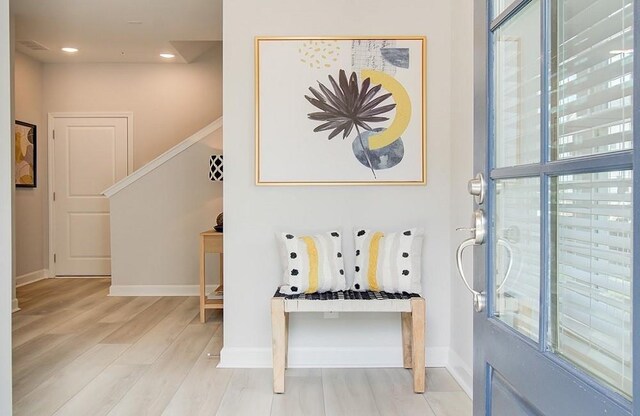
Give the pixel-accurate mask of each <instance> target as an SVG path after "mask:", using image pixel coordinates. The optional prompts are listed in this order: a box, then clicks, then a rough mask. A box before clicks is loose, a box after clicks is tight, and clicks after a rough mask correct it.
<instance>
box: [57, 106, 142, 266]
mask: <svg viewBox="0 0 640 416" xmlns="http://www.w3.org/2000/svg"><path fill="white" fill-rule="evenodd" d="M83 117H87V118H100V117H103V118H115V117H121V118H126V119H127V175H131V173H132V172H133V113H132V112H123V111H116V112H93V113H76V112H69V113H61V112H54V113H49V114H48V118H47V136H48V137H47V162H48V166H47V176H48V185H49V190H48V200H49V267H48V269H49V270H50V272H51V276H52V277H54V276H55V275H56V264H55V262H54V261H53V251H54V247H55V241H56V240H55V211H54V209H55V208H54V204H53V187H54V184H55V160H54V152H53V126H55V119H56V118H83Z"/></svg>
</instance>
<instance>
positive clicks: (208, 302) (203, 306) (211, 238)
mask: <svg viewBox="0 0 640 416" xmlns="http://www.w3.org/2000/svg"><path fill="white" fill-rule="evenodd" d="M223 252H224V251H223V240H222V233H219V232H217V231H214V230H211V231H205V232H203V233H200V322H202V323H204V322H205V321H206V319H207V316H206V313H207V309H223V306H224V303H223V300H222V299H208V298H207V289H206V287H207V285H206V281H205V267H204V266H205V264H204V259H205V254H206V253H218V254H219V255H220V286H218V288H217V289H216V293H220V294H222V291H223V282H224V280H223V275H222V273H223V269H224V267H223V266H224V264H223Z"/></svg>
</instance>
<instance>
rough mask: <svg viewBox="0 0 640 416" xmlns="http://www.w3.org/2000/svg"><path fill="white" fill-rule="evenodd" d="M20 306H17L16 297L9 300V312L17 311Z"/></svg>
mask: <svg viewBox="0 0 640 416" xmlns="http://www.w3.org/2000/svg"><path fill="white" fill-rule="evenodd" d="M19 310H20V308H19V307H18V299H16V298H13V302H11V313H14V312H18V311H19Z"/></svg>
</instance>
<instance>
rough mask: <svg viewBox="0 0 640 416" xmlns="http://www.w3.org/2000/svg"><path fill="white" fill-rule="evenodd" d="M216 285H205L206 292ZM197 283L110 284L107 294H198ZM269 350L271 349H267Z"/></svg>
mask: <svg viewBox="0 0 640 416" xmlns="http://www.w3.org/2000/svg"><path fill="white" fill-rule="evenodd" d="M215 288H216V285H211V286H209V285H207V293H209V292H211V291H212V290H213V289H215ZM199 295H200V286H199V285H111V288H110V289H109V296H199ZM269 351H271V350H269Z"/></svg>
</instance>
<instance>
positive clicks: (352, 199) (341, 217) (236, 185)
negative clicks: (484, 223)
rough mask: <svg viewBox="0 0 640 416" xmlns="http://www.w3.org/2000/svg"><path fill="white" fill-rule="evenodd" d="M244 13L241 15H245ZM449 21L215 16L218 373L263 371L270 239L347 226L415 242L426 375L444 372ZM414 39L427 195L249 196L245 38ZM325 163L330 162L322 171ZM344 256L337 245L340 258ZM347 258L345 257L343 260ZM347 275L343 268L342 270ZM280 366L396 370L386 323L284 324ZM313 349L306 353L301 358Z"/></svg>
mask: <svg viewBox="0 0 640 416" xmlns="http://www.w3.org/2000/svg"><path fill="white" fill-rule="evenodd" d="M247 10H251V13H247ZM451 13H452V11H451V9H450V4H449V2H443V1H437V0H428V1H416V0H398V1H395V2H393V3H389V2H388V1H381V0H375V1H371V0H368V1H365V0H357V1H353V0H352V1H347V2H345V1H343V0H327V1H323V2H311V1H299V0H274V1H269V2H263V1H260V0H244V1H233V2H227V3H225V7H224V42H225V49H224V57H223V66H224V80H225V85H224V106H225V110H224V111H225V130H226V137H227V140H226V141H225V189H224V204H225V223H226V225H225V230H226V233H225V327H224V330H225V346H224V350H223V353H222V365H224V366H238V367H244V366H246V367H251V366H270V365H271V356H270V344H271V338H270V336H271V324H270V318H269V316H270V315H269V302H270V298H271V296H272V295H273V292H274V290H275V288H276V287H277V285H278V284H279V283H280V273H281V272H280V265H279V262H278V253H277V250H276V242H275V239H274V233H276V232H278V231H283V230H293V231H296V232H302V231H314V230H326V229H330V228H334V227H336V226H339V227H342V228H343V230H344V232H345V235H350V234H351V231H352V228H353V227H356V226H368V227H380V228H382V229H387V230H394V229H399V228H404V227H408V226H420V227H423V228H424V229H425V230H426V238H425V250H424V270H423V272H424V277H423V286H424V291H425V296H426V298H427V327H428V330H427V350H428V351H427V353H428V355H427V364H428V365H444V364H446V363H447V361H448V351H449V345H450V341H451V336H450V324H451V320H450V315H451V307H450V300H451V296H450V283H451V278H452V272H453V270H452V252H451V241H450V240H451V232H450V230H451V219H450V216H451V191H450V187H451V183H452V182H451V177H450V176H451V154H450V152H451V146H450V137H451V131H450V130H451V126H450V124H451V122H452V119H451V107H452V105H451V104H452V102H451V81H452V80H451V62H452V60H451V27H450V16H451ZM351 34H359V35H383V34H388V35H394V34H395V35H407V34H411V35H426V36H427V38H428V42H427V49H428V50H427V61H428V62H427V72H428V75H427V96H428V99H427V109H428V110H427V112H428V114H427V125H428V128H427V151H428V155H427V164H428V166H427V181H428V183H427V185H426V186H410V187H402V186H390V187H376V186H371V187H353V186H349V187H256V186H255V185H254V156H253V155H254V153H253V152H254V110H253V103H254V65H253V63H254V62H253V53H254V49H253V38H254V36H255V35H351ZM328 163H330V161H328ZM352 251H353V243H352V239H351V238H346V241H345V252H349V253H350V252H352ZM351 257H352V256H348V257H347V260H348V259H349V258H351ZM351 266H352V264H351V265H347V269H349V268H350V267H351ZM290 342H291V361H290V362H291V364H292V365H299V366H300V365H301V366H305V365H324V366H331V365H344V364H345V362H351V363H356V361H357V362H358V363H359V364H361V365H371V366H376V365H381V366H384V365H401V350H400V321H399V316H395V315H394V314H380V315H377V316H368V315H367V316H363V315H359V314H353V315H347V316H341V319H338V320H325V319H323V317H322V315H319V314H296V316H294V317H293V318H292V320H291V339H290ZM311 347H314V348H316V349H315V350H309V348H311Z"/></svg>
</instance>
